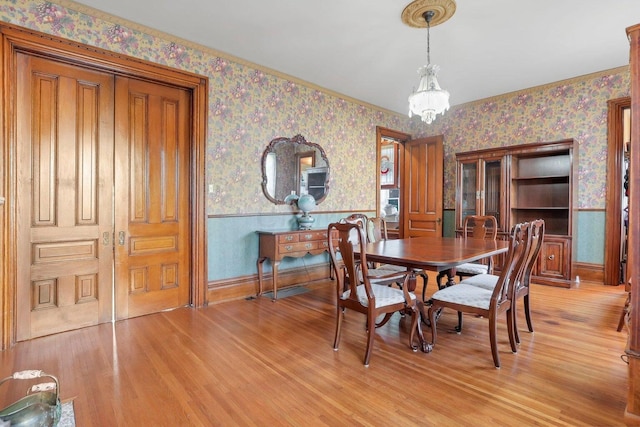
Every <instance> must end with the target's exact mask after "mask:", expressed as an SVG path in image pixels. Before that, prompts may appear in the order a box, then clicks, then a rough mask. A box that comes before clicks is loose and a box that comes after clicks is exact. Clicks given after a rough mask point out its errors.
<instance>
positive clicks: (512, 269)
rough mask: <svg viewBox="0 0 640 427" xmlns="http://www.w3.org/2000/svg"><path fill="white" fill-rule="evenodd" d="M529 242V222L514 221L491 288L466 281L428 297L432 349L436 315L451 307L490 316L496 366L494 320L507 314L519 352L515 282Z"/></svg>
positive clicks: (511, 341)
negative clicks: (516, 222) (504, 254)
mask: <svg viewBox="0 0 640 427" xmlns="http://www.w3.org/2000/svg"><path fill="white" fill-rule="evenodd" d="M529 242H530V224H529V223H521V224H516V225H515V226H514V227H513V229H512V232H511V235H510V239H509V249H508V252H507V256H506V258H507V260H506V262H505V265H504V266H503V268H502V271H501V272H500V276H499V277H498V281H497V282H496V285H495V287H494V288H493V290H488V289H483V288H480V287H478V286H471V285H468V284H457V285H456V286H449V287H446V288H443V289H440V290H438V291H436V292H435V293H434V294H433V296H432V297H431V305H430V306H429V320H430V322H431V335H432V340H431V344H432V345H433V346H434V348H435V343H436V338H437V324H436V314H437V313H438V312H439V311H440V310H441V309H443V308H451V309H453V310H457V311H458V312H459V313H463V312H464V313H472V314H476V315H479V316H482V317H486V318H487V319H489V340H490V343H491V354H492V356H493V363H494V365H495V367H496V368H499V367H500V354H499V353H498V341H497V333H498V328H497V322H498V316H499V315H500V314H501V313H505V312H506V314H507V316H506V317H507V329H508V332H509V344H510V345H511V351H512V352H513V353H516V352H517V351H518V349H517V345H516V339H515V333H514V324H513V316H512V312H511V310H512V308H513V298H514V292H515V284H516V283H518V281H519V280H521V277H522V274H523V272H524V264H525V260H526V258H525V255H526V253H527V250H528V245H529ZM461 321H462V315H461V314H459V318H458V323H459V326H461Z"/></svg>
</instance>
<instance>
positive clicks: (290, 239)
mask: <svg viewBox="0 0 640 427" xmlns="http://www.w3.org/2000/svg"><path fill="white" fill-rule="evenodd" d="M297 241H298V234H297V233H291V234H281V235H279V236H278V243H296V242H297Z"/></svg>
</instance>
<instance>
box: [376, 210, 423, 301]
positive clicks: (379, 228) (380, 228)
mask: <svg viewBox="0 0 640 427" xmlns="http://www.w3.org/2000/svg"><path fill="white" fill-rule="evenodd" d="M381 240H389V236H388V234H387V221H386V220H385V219H384V218H383V217H380V216H376V217H372V218H369V221H368V223H367V241H369V242H370V243H372V242H379V241H381ZM376 268H377V269H378V270H380V271H386V270H388V271H398V272H400V271H407V268H406V267H403V266H400V265H395V264H378V265H377V266H376ZM408 271H411V272H412V273H413V274H415V275H416V276H420V277H422V283H423V285H422V301H424V298H425V292H426V289H427V281H428V280H429V276H428V275H427V273H426V271H424V270H422V269H420V268H412V269H409V270H408Z"/></svg>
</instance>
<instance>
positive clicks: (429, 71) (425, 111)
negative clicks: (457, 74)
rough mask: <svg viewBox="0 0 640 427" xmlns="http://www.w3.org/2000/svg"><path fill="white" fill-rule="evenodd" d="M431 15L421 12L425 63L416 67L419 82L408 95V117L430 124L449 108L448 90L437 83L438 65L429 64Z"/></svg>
mask: <svg viewBox="0 0 640 427" xmlns="http://www.w3.org/2000/svg"><path fill="white" fill-rule="evenodd" d="M433 15H434V12H433V11H430V10H429V11H427V12H425V13H424V14H423V17H424V19H425V20H426V21H427V65H424V66H422V67H420V68H419V69H418V74H420V84H419V85H418V89H417V90H416V91H414V92H413V93H412V94H411V95H409V117H413V116H414V115H417V116H420V117H421V118H422V121H423V122H425V123H427V124H431V123H432V122H433V121H434V120H435V119H436V116H437V115H438V114H444V112H445V111H447V110H448V109H449V92H447V91H446V90H444V89H442V88H441V87H440V84H439V83H438V78H437V74H438V71H439V70H440V67H438V66H437V65H434V64H431V50H430V46H429V37H430V34H429V33H430V31H429V30H430V27H431V25H430V23H431V19H432V18H433Z"/></svg>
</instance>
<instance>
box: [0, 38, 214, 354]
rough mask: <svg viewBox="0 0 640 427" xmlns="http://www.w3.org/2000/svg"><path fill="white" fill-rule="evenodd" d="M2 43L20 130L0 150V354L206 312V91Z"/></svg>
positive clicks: (127, 65) (184, 79) (193, 81)
mask: <svg viewBox="0 0 640 427" xmlns="http://www.w3.org/2000/svg"><path fill="white" fill-rule="evenodd" d="M0 30H2V36H3V39H4V40H3V41H4V42H5V43H4V45H5V46H8V48H7V49H5V51H4V56H5V58H4V61H3V64H11V66H6V68H3V70H2V71H3V75H6V78H4V79H3V81H5V82H6V83H5V84H6V86H5V88H4V89H5V90H4V93H5V99H4V101H5V103H4V105H5V110H4V111H3V115H4V118H5V123H9V124H12V125H11V128H12V129H15V132H14V133H11V134H10V136H9V138H6V139H5V146H4V148H3V150H4V152H5V153H14V154H12V155H11V156H6V157H5V159H4V162H3V165H2V167H3V169H4V170H5V171H8V172H9V173H8V174H4V176H3V177H2V188H3V189H5V190H4V191H5V194H7V196H6V205H5V209H6V210H7V211H8V212H7V213H8V215H2V216H1V217H0V220H1V221H2V228H1V230H2V237H3V239H4V241H5V242H7V243H8V245H7V249H6V250H5V251H4V252H3V265H4V266H5V269H4V270H3V272H2V276H3V277H2V278H6V279H8V280H2V284H1V285H0V286H1V288H0V290H1V291H2V297H3V301H5V306H7V305H8V308H9V309H8V310H3V317H2V323H3V328H2V331H3V334H2V348H3V349H4V348H6V347H7V346H8V345H10V344H11V343H13V342H15V341H16V340H26V339H31V338H34V337H37V336H42V335H48V334H51V333H56V332H61V331H64V330H70V329H76V328H79V327H85V326H90V325H94V324H98V323H104V322H108V321H111V320H113V319H126V318H129V317H133V316H138V315H143V314H147V313H152V312H156V311H160V310H164V309H168V308H175V307H179V306H183V305H187V304H191V305H195V306H201V305H203V304H204V302H205V298H204V296H205V294H206V262H204V259H205V256H206V254H205V247H206V246H205V233H204V223H205V212H204V191H203V189H204V152H205V150H204V146H205V135H206V132H205V130H206V129H205V127H206V125H205V123H206V81H205V80H204V79H202V78H201V77H199V76H195V75H192V74H189V73H184V72H179V71H176V70H170V69H168V68H164V67H159V66H155V65H153V64H143V63H140V61H137V60H136V61H131V60H129V59H128V58H124V57H117V56H114V54H113V53H109V52H102V51H99V50H97V49H95V48H90V49H87V48H86V47H84V46H82V45H77V44H74V43H72V42H69V41H65V40H61V39H60V40H59V39H54V38H53V37H49V36H43V35H41V34H38V33H34V32H30V31H27V30H24V29H21V28H14V27H12V26H6V27H5V26H2V27H0ZM61 47H62V48H63V49H61ZM150 122H153V126H150V125H149V123H150ZM9 231H12V232H9ZM13 295H15V299H14V298H13V297H12V296H13ZM14 301H15V302H14ZM13 304H15V306H13ZM13 314H15V317H13ZM12 331H15V334H14V333H13V332H12Z"/></svg>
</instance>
